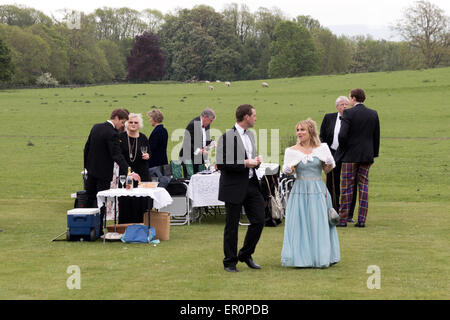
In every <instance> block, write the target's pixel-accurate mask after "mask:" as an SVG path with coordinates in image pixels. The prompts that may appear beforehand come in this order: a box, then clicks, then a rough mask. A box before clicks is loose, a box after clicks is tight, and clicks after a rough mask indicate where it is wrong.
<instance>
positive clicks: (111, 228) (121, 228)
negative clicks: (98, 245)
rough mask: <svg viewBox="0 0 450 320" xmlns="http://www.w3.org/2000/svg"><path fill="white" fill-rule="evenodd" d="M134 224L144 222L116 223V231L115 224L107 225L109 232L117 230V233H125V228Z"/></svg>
mask: <svg viewBox="0 0 450 320" xmlns="http://www.w3.org/2000/svg"><path fill="white" fill-rule="evenodd" d="M134 224H142V223H123V224H116V231H114V225H110V226H107V227H106V229H107V230H108V232H117V233H122V234H123V233H125V230H126V229H127V227H128V226H132V225H134Z"/></svg>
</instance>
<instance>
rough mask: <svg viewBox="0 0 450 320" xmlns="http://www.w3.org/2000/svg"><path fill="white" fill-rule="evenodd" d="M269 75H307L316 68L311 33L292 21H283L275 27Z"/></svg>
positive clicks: (314, 49)
mask: <svg viewBox="0 0 450 320" xmlns="http://www.w3.org/2000/svg"><path fill="white" fill-rule="evenodd" d="M271 50H272V58H271V60H270V63H269V74H270V77H272V78H274V77H296V76H303V75H309V74H311V73H313V72H314V71H315V70H316V69H317V52H316V48H315V46H314V42H313V39H312V37H311V33H310V32H309V31H308V30H307V29H306V28H305V27H302V26H300V25H298V24H297V23H295V22H292V21H284V22H281V23H280V24H278V26H277V27H276V28H275V41H274V42H272V47H271Z"/></svg>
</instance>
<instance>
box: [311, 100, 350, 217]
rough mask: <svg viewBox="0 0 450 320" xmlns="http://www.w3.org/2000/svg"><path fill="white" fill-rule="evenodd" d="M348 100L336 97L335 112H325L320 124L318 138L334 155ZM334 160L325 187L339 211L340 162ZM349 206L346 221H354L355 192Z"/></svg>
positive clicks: (334, 206)
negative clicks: (333, 166) (334, 163)
mask: <svg viewBox="0 0 450 320" xmlns="http://www.w3.org/2000/svg"><path fill="white" fill-rule="evenodd" d="M349 103H350V101H349V100H348V98H347V97H345V96H340V97H338V98H337V99H336V109H337V112H334V113H327V114H326V115H325V117H324V118H323V121H322V124H321V126H320V140H321V141H322V142H325V143H326V144H327V145H328V147H329V148H330V150H331V154H332V155H333V157H335V154H336V150H337V149H338V147H339V130H340V129H341V117H342V115H343V113H344V110H346V109H348V107H349ZM335 162H336V167H335V168H334V169H333V170H332V171H330V172H329V173H327V175H326V178H327V179H326V181H327V188H328V191H329V192H330V194H331V198H332V202H333V208H334V209H335V210H336V211H337V212H339V198H340V195H341V165H342V163H341V162H337V161H336V159H335ZM353 195H354V196H353V197H352V203H351V207H350V210H349V213H348V218H347V221H348V222H354V220H353V211H354V209H355V204H356V198H357V197H356V193H354V194H353Z"/></svg>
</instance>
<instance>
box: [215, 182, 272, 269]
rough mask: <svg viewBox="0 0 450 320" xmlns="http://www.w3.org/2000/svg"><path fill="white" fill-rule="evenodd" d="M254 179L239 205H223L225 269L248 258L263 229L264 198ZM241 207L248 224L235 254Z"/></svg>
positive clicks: (253, 250)
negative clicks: (241, 242) (224, 217)
mask: <svg viewBox="0 0 450 320" xmlns="http://www.w3.org/2000/svg"><path fill="white" fill-rule="evenodd" d="M258 184H259V182H258V179H256V177H253V178H252V179H250V181H249V184H248V188H247V193H246V196H245V198H244V201H243V202H242V203H239V204H235V203H228V202H226V203H225V210H226V219H225V230H224V237H223V250H224V254H225V258H224V259H223V264H224V266H225V267H230V266H235V265H236V264H237V262H238V261H244V260H246V259H247V258H249V257H250V256H251V255H252V254H253V253H254V252H255V248H256V244H257V243H258V241H259V238H260V236H261V233H262V230H263V228H264V215H265V211H264V198H263V196H262V194H261V191H260V189H259V186H258ZM242 207H244V209H245V213H246V215H247V218H248V220H249V222H250V225H249V226H248V229H247V233H246V235H245V239H244V244H243V246H242V248H241V249H240V250H239V253H237V247H238V229H239V219H240V216H241V210H242Z"/></svg>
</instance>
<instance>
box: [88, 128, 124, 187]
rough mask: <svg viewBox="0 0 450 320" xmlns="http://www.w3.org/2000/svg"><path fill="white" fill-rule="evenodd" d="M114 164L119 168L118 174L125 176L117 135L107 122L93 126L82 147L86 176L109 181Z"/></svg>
mask: <svg viewBox="0 0 450 320" xmlns="http://www.w3.org/2000/svg"><path fill="white" fill-rule="evenodd" d="M114 162H117V164H118V165H119V167H120V174H126V173H127V170H128V164H127V162H126V161H125V158H124V157H123V155H122V153H121V151H120V145H119V134H118V132H117V130H116V129H115V128H114V126H113V125H112V124H111V123H109V122H108V121H106V122H104V123H98V124H95V125H94V126H93V127H92V129H91V132H90V134H89V137H88V139H87V141H86V144H85V146H84V167H85V168H86V169H87V170H88V175H91V176H92V177H95V178H97V179H101V180H105V181H110V180H112V176H113V169H114Z"/></svg>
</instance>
